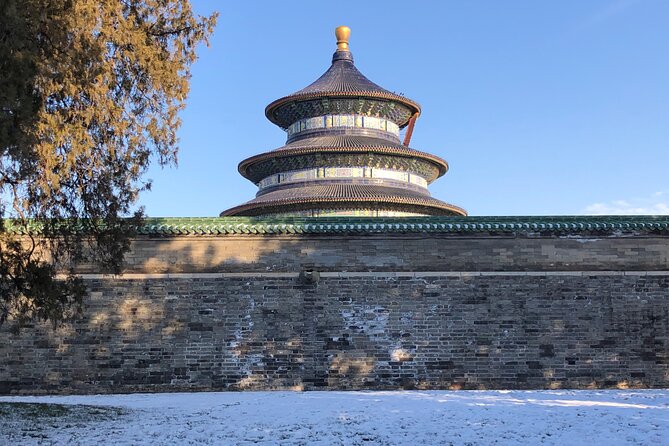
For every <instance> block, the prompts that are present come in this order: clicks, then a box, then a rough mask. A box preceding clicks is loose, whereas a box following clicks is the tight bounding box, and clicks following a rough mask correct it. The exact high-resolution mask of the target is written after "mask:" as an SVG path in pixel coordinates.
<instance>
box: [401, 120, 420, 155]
mask: <svg viewBox="0 0 669 446" xmlns="http://www.w3.org/2000/svg"><path fill="white" fill-rule="evenodd" d="M417 118H418V113H414V114H413V116H411V118H410V119H409V125H408V126H407V132H406V133H405V134H404V142H403V143H402V145H404V146H407V147H408V146H409V142H410V141H411V134H412V133H413V126H414V125H416V119H417Z"/></svg>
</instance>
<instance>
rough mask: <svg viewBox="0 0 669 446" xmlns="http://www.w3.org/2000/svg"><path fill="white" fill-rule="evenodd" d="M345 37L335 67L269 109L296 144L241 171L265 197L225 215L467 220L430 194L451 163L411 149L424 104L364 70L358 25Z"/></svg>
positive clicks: (340, 36) (343, 32) (342, 32)
mask: <svg viewBox="0 0 669 446" xmlns="http://www.w3.org/2000/svg"><path fill="white" fill-rule="evenodd" d="M335 34H336V37H337V50H336V51H335V53H334V55H333V57H332V65H331V66H330V68H329V69H328V70H327V71H326V72H325V73H324V74H323V75H322V76H321V77H320V78H318V79H317V80H316V81H315V82H314V83H312V84H311V85H309V86H307V87H305V88H303V89H302V90H299V91H297V92H295V93H293V94H291V95H288V96H285V97H282V98H280V99H277V100H276V101H274V102H272V103H271V104H269V105H268V106H267V108H266V109H265V115H266V116H267V118H268V119H269V120H270V121H271V122H272V123H274V124H276V125H278V126H279V127H281V128H282V129H284V130H285V131H286V133H287V135H288V138H287V141H286V144H285V145H284V146H283V147H280V148H278V149H276V150H272V151H269V152H265V153H261V154H259V155H255V156H252V157H250V158H248V159H245V160H244V161H242V162H241V163H240V164H239V173H241V174H242V176H244V177H245V178H247V179H249V180H250V181H252V182H253V183H254V184H256V185H257V186H258V193H257V194H256V197H255V198H254V199H253V200H251V201H248V202H246V203H244V204H242V205H239V206H236V207H233V208H231V209H228V210H226V211H223V212H222V213H221V216H262V215H273V216H306V217H320V216H372V217H376V216H378V217H391V216H427V215H442V216H443V215H467V213H466V211H465V210H464V209H461V208H459V207H457V206H454V205H452V204H449V203H445V202H443V201H440V200H437V199H435V198H432V197H431V196H430V192H429V190H428V185H429V184H430V183H432V182H433V181H434V180H436V179H437V178H439V177H441V176H442V175H444V174H445V173H446V171H447V170H448V164H447V163H446V161H444V160H443V159H441V158H439V157H437V156H434V155H431V154H429V153H425V152H420V151H417V150H414V149H411V148H409V142H410V139H411V134H412V132H413V126H414V124H415V122H416V119H417V117H418V116H419V115H420V106H419V105H418V104H417V103H416V102H414V101H412V100H410V99H408V98H406V97H404V96H402V95H398V94H395V93H392V92H390V91H388V90H385V89H383V88H381V87H380V86H378V85H376V84H375V83H373V82H371V81H370V80H369V79H367V78H366V77H365V76H364V75H363V74H362V73H360V72H359V71H358V70H357V69H356V68H355V65H354V63H353V55H352V54H351V52H350V50H349V45H348V38H349V35H350V29H349V28H348V27H345V26H340V27H338V28H337V29H336V31H335ZM405 128H406V131H405V133H404V139H403V140H402V141H401V140H400V130H402V129H405Z"/></svg>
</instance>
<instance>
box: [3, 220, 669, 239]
mask: <svg viewBox="0 0 669 446" xmlns="http://www.w3.org/2000/svg"><path fill="white" fill-rule="evenodd" d="M4 224H5V227H6V228H7V229H8V230H10V231H12V232H15V233H20V234H23V233H32V234H39V232H40V225H39V222H31V223H30V224H29V226H28V228H27V229H25V228H22V227H19V226H17V225H15V224H14V223H13V222H12V221H11V220H5V221H4ZM136 231H137V234H138V235H145V236H173V235H208V236H211V235H214V236H215V235H229V234H241V235H245V234H263V235H273V234H388V233H399V234H402V233H450V234H471V233H485V234H521V235H571V234H573V235H614V236H615V235H623V234H629V235H638V234H655V235H669V215H634V216H617V215H616V216H503V217H502V216H480V217H471V216H468V217H393V218H390V217H378V218H370V217H357V218H350V217H331V218H323V217H315V218H274V217H168V218H147V219H146V220H145V223H144V225H142V226H141V227H138V228H136Z"/></svg>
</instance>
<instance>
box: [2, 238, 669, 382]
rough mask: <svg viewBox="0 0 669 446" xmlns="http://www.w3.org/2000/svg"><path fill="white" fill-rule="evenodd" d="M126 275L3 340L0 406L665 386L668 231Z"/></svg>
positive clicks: (377, 247)
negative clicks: (115, 398) (35, 399)
mask: <svg viewBox="0 0 669 446" xmlns="http://www.w3.org/2000/svg"><path fill="white" fill-rule="evenodd" d="M304 270H313V271H315V272H318V273H319V274H313V275H312V281H311V282H310V281H309V280H305V278H304V274H303V275H302V277H300V272H301V271H304ZM127 271H128V272H127V274H125V275H124V276H121V277H105V276H102V275H99V274H97V273H96V271H94V270H91V269H88V270H86V269H83V270H82V273H84V277H85V278H86V282H87V284H88V286H89V289H90V291H91V294H90V297H89V298H88V299H87V301H86V309H85V314H84V317H83V318H82V319H81V320H79V321H77V322H75V323H72V324H67V325H65V326H63V327H60V328H58V329H53V328H51V326H49V325H48V324H37V325H35V326H33V327H29V328H27V329H25V330H24V331H23V332H21V333H20V334H19V335H14V334H11V333H9V332H8V330H7V327H3V328H2V330H0V393H21V392H24V393H27V392H29V393H36V392H49V393H59V392H86V393H88V392H102V393H105V392H127V391H158V390H167V391H176V390H225V389H231V390H232V389H235V390H236V389H359V388H377V389H385V388H447V389H449V388H474V389H479V388H480V389H484V388H485V389H490V388H510V389H538V388H592V387H668V386H669V238H668V237H666V236H661V235H648V234H646V235H628V236H620V235H615V234H611V235H608V236H579V237H569V236H565V237H556V236H551V235H541V234H535V235H531V236H510V235H495V234H474V235H467V236H463V235H444V234H427V233H426V234H414V235H407V234H385V235H381V234H378V235H365V234H359V235H349V236H336V235H300V234H295V235H272V236H270V235H267V236H255V235H229V236H218V237H205V236H175V237H164V238H138V239H137V240H136V241H135V243H134V245H133V251H132V253H131V254H130V255H129V256H128V269H127Z"/></svg>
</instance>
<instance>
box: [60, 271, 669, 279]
mask: <svg viewBox="0 0 669 446" xmlns="http://www.w3.org/2000/svg"><path fill="white" fill-rule="evenodd" d="M298 276H299V273H298V272H269V273H255V272H251V273H244V272H240V273H147V274H145V273H126V274H120V275H117V276H115V275H111V274H91V273H84V274H79V277H81V278H82V279H86V280H150V279H244V278H266V279H294V278H297V277H298ZM485 276H504V277H506V276H514V277H517V276H532V277H550V276H577V277H590V276H637V277H644V276H669V271H360V272H358V271H324V272H321V273H319V277H320V278H323V279H326V278H352V277H373V278H400V277H404V278H412V279H418V278H421V277H460V278H462V277H485ZM66 277H67V275H65V274H59V275H58V278H61V279H65V278H66Z"/></svg>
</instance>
